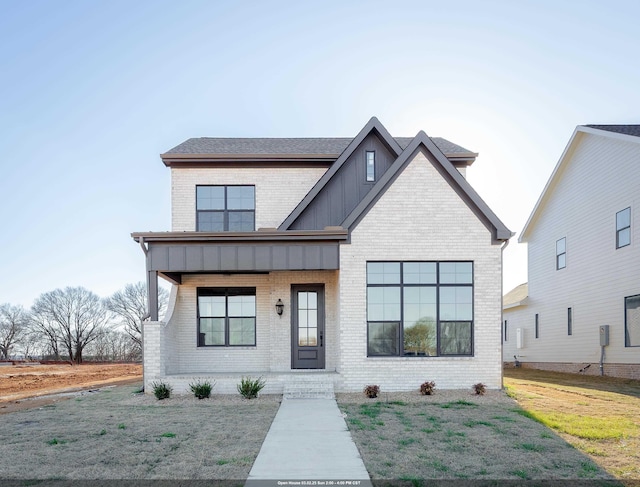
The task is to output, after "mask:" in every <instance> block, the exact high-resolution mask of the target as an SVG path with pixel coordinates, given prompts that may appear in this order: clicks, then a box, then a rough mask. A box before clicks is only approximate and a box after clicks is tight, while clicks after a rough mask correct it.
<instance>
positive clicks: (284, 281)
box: [145, 271, 338, 375]
mask: <svg viewBox="0 0 640 487" xmlns="http://www.w3.org/2000/svg"><path fill="white" fill-rule="evenodd" d="M337 282H338V278H337V271H314V272H272V273H270V274H252V275H249V274H235V275H191V276H189V275H185V276H184V277H183V283H182V285H181V286H179V287H178V296H177V301H176V305H175V312H174V314H173V316H172V317H171V318H170V320H169V323H168V325H167V326H166V328H165V329H164V331H165V334H166V345H165V354H166V357H167V358H166V374H167V375H176V374H190V375H194V374H195V375H198V374H207V373H213V372H215V373H225V372H242V373H251V372H253V373H255V372H258V373H259V372H280V371H289V370H291V314H290V312H291V285H292V284H312V283H313V284H316V283H318V284H324V285H325V308H326V318H325V321H326V323H325V327H326V342H325V343H326V350H327V353H326V370H335V369H336V366H337V353H336V352H337V349H338V346H337V339H338V333H337V329H338V326H337V323H338V317H337V311H336V308H337V306H336V299H337ZM198 287H255V288H256V346H255V347H198V346H197V297H196V296H197V288H198ZM278 299H282V301H283V303H284V304H285V307H284V313H283V314H282V316H281V317H280V316H278V315H277V314H276V312H275V303H276V301H278ZM152 340H155V338H152ZM145 341H147V336H146V335H145ZM155 348H156V347H155V345H154V342H153V341H151V340H150V341H149V344H148V346H145V357H146V354H147V350H149V353H151V354H153V353H154V352H153V351H152V350H155ZM152 370H154V369H152Z"/></svg>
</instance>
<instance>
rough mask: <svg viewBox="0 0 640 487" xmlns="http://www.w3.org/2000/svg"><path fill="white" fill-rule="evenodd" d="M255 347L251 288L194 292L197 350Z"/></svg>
mask: <svg viewBox="0 0 640 487" xmlns="http://www.w3.org/2000/svg"><path fill="white" fill-rule="evenodd" d="M255 344H256V289H255V288H199V289H198V346H199V347H208V346H217V347H233V346H254V345H255Z"/></svg>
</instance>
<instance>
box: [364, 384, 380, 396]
mask: <svg viewBox="0 0 640 487" xmlns="http://www.w3.org/2000/svg"><path fill="white" fill-rule="evenodd" d="M379 393H380V386H376V385H370V386H365V388H364V395H365V396H367V397H368V398H370V399H373V398H375V397H378V394H379Z"/></svg>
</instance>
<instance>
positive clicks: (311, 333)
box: [291, 284, 325, 369]
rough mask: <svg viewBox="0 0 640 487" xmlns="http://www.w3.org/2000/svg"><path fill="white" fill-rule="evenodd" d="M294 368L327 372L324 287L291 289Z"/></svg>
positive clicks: (311, 286) (318, 285)
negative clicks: (325, 363)
mask: <svg viewBox="0 0 640 487" xmlns="http://www.w3.org/2000/svg"><path fill="white" fill-rule="evenodd" d="M291 303H292V309H291V368H292V369H324V341H325V340H324V285H322V284H313V285H306V284H305V285H293V286H291Z"/></svg>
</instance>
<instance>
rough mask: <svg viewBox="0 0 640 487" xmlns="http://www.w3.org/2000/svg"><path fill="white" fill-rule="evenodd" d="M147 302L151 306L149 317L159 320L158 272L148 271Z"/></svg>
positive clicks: (152, 319)
mask: <svg viewBox="0 0 640 487" xmlns="http://www.w3.org/2000/svg"><path fill="white" fill-rule="evenodd" d="M147 294H148V300H147V304H148V306H149V319H150V320H151V321H158V272H157V271H148V272H147Z"/></svg>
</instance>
